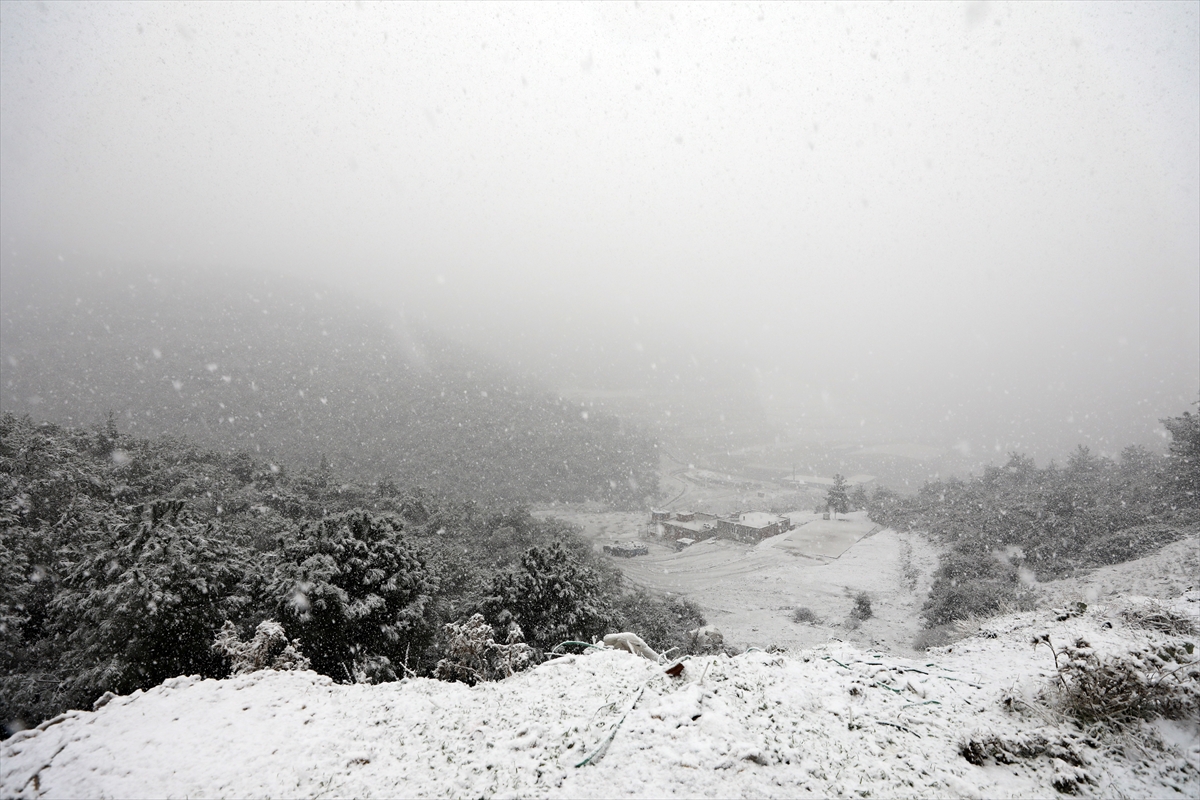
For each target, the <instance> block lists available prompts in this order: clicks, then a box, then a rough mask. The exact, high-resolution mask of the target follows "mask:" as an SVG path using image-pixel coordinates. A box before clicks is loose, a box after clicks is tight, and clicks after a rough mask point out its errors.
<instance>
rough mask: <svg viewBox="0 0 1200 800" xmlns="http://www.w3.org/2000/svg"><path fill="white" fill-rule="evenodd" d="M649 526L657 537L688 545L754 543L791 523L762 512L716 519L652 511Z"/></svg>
mask: <svg viewBox="0 0 1200 800" xmlns="http://www.w3.org/2000/svg"><path fill="white" fill-rule="evenodd" d="M650 523H651V525H652V526H653V529H654V532H655V534H657V535H658V536H659V537H661V538H663V539H667V540H670V541H675V542H680V541H683V540H690V541H688V544H691V543H692V542H698V541H702V540H704V539H711V538H713V537H714V536H716V537H719V538H722V539H732V540H734V541H738V542H750V543H757V542H761V541H762V540H763V539H767V538H770V537H771V536H777V535H778V534H781V533H786V532H788V531H790V530H791V529H792V521H791V520H790V519H788V518H787V517H780V516H777V515H775V514H768V513H767V512H765V511H747V512H745V513H742V514H738V515H736V516H733V517H717V516H715V515H713V514H700V513H695V512H691V511H680V512H678V513H674V514H672V513H670V512H665V511H653V512H651V515H650Z"/></svg>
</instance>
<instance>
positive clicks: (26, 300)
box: [0, 268, 658, 508]
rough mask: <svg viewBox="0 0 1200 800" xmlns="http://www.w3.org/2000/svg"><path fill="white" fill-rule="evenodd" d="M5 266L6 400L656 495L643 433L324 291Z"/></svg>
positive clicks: (359, 456) (177, 430)
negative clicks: (23, 270) (30, 270)
mask: <svg viewBox="0 0 1200 800" xmlns="http://www.w3.org/2000/svg"><path fill="white" fill-rule="evenodd" d="M5 280H6V285H5V293H4V297H3V306H2V311H3V315H2V316H3V319H2V325H0V334H2V335H0V353H2V355H3V359H2V361H0V375H2V376H3V381H2V382H0V400H2V403H0V405H2V406H3V408H4V409H5V410H6V411H10V412H16V413H21V412H22V411H24V412H28V413H30V414H31V415H33V416H35V417H37V418H40V419H46V420H50V421H53V422H57V423H59V424H65V425H76V426H79V425H82V426H88V425H95V424H98V423H100V422H101V421H103V420H104V419H105V417H106V415H107V414H109V413H110V412H112V413H115V414H116V415H117V420H118V424H119V425H120V427H121V429H122V430H125V431H128V432H130V433H133V434H137V435H144V436H153V435H158V434H181V435H186V436H187V437H188V438H189V439H190V440H191V441H193V442H195V443H197V444H198V445H201V446H204V447H207V448H211V449H214V450H218V451H220V452H224V453H227V454H232V453H237V452H242V451H244V452H247V453H251V454H253V455H254V456H255V457H256V458H259V459H262V460H265V461H272V460H273V461H276V462H278V463H281V464H282V463H286V464H289V465H303V466H307V467H316V466H318V465H319V464H321V463H327V464H331V465H333V467H335V468H336V470H337V471H338V473H339V474H341V475H345V476H347V477H349V478H354V479H355V480H360V481H367V482H373V481H379V480H386V479H390V480H393V481H395V482H396V484H397V485H400V486H422V487H425V488H427V489H429V490H431V491H434V492H436V493H438V494H439V495H445V496H451V497H457V498H460V499H468V498H469V499H471V500H474V501H477V502H482V503H489V502H497V503H501V504H504V503H514V502H524V503H528V502H543V501H560V502H578V501H587V500H595V501H601V502H604V503H607V504H612V505H615V506H619V507H629V508H635V507H644V506H646V505H648V504H650V503H651V502H653V500H654V499H655V498H656V497H657V493H658V449H657V446H656V443H655V441H654V440H653V438H652V437H651V436H650V435H649V434H648V433H647V432H646V431H645V430H643V429H641V428H638V427H636V426H633V425H630V424H628V423H626V422H623V421H621V420H618V419H617V418H615V417H612V416H609V415H605V414H603V413H599V412H597V411H595V410H593V409H589V408H586V407H583V406H580V405H577V404H572V403H568V402H566V401H563V400H561V399H560V398H557V397H554V396H552V395H551V394H550V393H549V392H548V391H547V390H546V389H545V388H544V387H541V386H539V385H537V384H536V383H535V382H534V381H532V380H531V379H528V378H525V377H522V376H518V375H514V374H512V373H510V372H507V371H505V370H504V369H502V368H499V367H497V366H496V365H495V364H493V363H490V362H489V361H488V360H486V359H484V358H482V357H480V356H478V355H477V354H473V353H471V352H469V351H467V350H465V349H463V348H461V347H458V346H456V345H454V344H453V343H451V342H449V341H447V340H445V339H443V338H440V337H438V336H436V335H434V334H432V333H430V332H428V331H423V330H421V329H419V328H418V327H415V326H413V325H410V324H407V323H404V322H402V321H399V320H395V321H393V322H392V323H391V324H389V323H388V321H387V320H386V319H385V318H384V317H383V316H382V312H380V311H379V310H378V309H374V308H369V307H362V306H360V305H357V304H355V303H354V302H353V301H351V300H349V299H347V298H346V297H344V296H341V295H339V294H337V293H333V292H330V291H328V290H325V289H322V288H320V287H315V286H309V285H304V284H301V283H297V282H294V281H291V282H287V283H284V282H281V281H279V280H276V279H272V278H269V277H267V276H265V275H262V274H251V275H241V274H235V273H228V274H223V275H222V274H213V273H200V272H187V271H182V270H180V271H172V272H160V273H148V272H147V271H145V270H141V271H139V270H134V269H122V270H90V271H89V270H67V269H66V268H64V270H63V272H62V273H61V274H54V273H52V272H50V271H48V270H43V271H39V272H38V273H37V274H29V275H23V274H21V273H20V272H19V271H14V270H9V271H8V272H6V276H5Z"/></svg>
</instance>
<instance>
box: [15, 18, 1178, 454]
mask: <svg viewBox="0 0 1200 800" xmlns="http://www.w3.org/2000/svg"><path fill="white" fill-rule="evenodd" d="M1198 19H1200V5H1198V4H1196V3H1161V4H1157V3H1149V2H1138V3H1132V4H1120V3H1096V4H1085V3H1063V4H1057V5H1050V4H1032V3H1028V4H1027V3H1015V4H999V3H991V4H982V3H979V4H966V5H959V4H933V3H920V4H892V5H886V6H885V5H882V4H862V5H849V4H847V5H819V4H808V3H806V4H786V5H781V4H735V5H717V4H710V3H705V4H693V5H672V4H657V3H651V4H641V5H637V4H633V5H629V4H617V3H612V4H603V5H582V4H564V5H551V4H528V5H501V4H478V5H473V4H449V5H439V4H425V3H422V4H377V3H350V4H333V3H324V4H311V5H306V4H296V3H285V4H233V5H229V4H218V3H197V4H188V3H169V4H152V3H133V4H112V3H103V4H102V3H74V4H67V3H59V4H41V3H23V2H5V3H3V4H0V37H2V38H0V57H2V73H0V136H2V139H0V176H2V181H0V228H2V230H0V234H2V245H3V263H4V264H7V265H12V264H16V263H18V262H20V261H21V260H22V259H32V258H35V257H38V254H46V253H51V254H55V255H57V254H62V255H63V257H64V259H66V260H72V259H75V260H84V261H87V260H98V261H107V262H132V263H139V264H147V265H164V264H171V263H176V262H183V263H187V264H192V265H201V266H203V265H212V266H220V267H233V268H237V269H269V270H274V271H277V272H279V273H281V274H283V275H293V276H299V277H305V278H317V279H319V280H322V281H324V282H327V283H331V284H335V285H339V286H341V287H343V288H345V289H347V290H349V291H353V292H355V293H358V294H360V295H362V296H364V297H366V298H368V299H370V300H372V301H373V302H376V303H379V304H381V305H383V306H385V307H387V308H388V309H390V310H392V311H393V312H394V313H396V314H397V315H398V316H400V317H403V318H407V319H412V320H420V321H423V322H425V323H427V324H431V325H433V326H435V327H438V328H441V329H443V330H445V331H448V332H450V333H451V334H453V335H454V336H457V337H458V338H460V339H462V340H464V341H466V342H469V343H471V344H473V345H474V346H477V347H480V348H482V349H485V350H487V351H489V352H491V353H492V354H494V355H496V356H498V357H500V358H502V359H504V360H505V361H507V362H508V363H510V364H514V365H519V366H520V367H521V368H522V369H526V370H528V371H531V372H534V373H537V374H540V375H542V376H543V377H544V378H545V379H546V380H547V381H548V382H549V383H551V384H552V385H554V386H555V387H557V388H559V389H563V390H568V389H575V390H584V391H596V390H611V391H618V390H629V389H637V388H647V387H649V388H650V389H652V390H653V391H655V392H660V393H669V392H671V391H675V392H677V393H678V394H679V396H680V397H684V398H685V399H686V397H687V392H689V391H695V389H689V387H695V386H697V385H699V384H698V383H697V373H698V372H707V373H708V374H709V375H717V376H719V379H720V380H722V381H730V382H737V383H739V384H742V385H743V388H744V389H745V390H746V391H747V392H748V393H750V394H751V396H753V397H754V398H755V399H756V402H757V403H758V405H759V407H760V409H761V410H763V411H765V412H766V414H767V416H768V417H769V418H770V419H771V420H772V421H773V422H774V423H776V424H778V425H781V426H784V427H786V428H788V429H790V430H792V431H793V432H798V433H801V434H802V435H805V434H808V435H814V436H819V435H820V430H821V427H822V426H823V425H829V426H837V427H838V429H839V430H845V429H846V428H847V426H849V427H850V428H851V429H853V428H855V427H859V426H861V430H862V431H864V433H863V435H864V436H867V435H869V436H872V437H875V438H876V439H883V438H900V437H907V438H913V439H920V440H922V441H927V442H931V443H934V444H938V445H940V446H950V445H954V444H955V443H959V444H960V446H961V447H962V448H963V449H964V450H967V449H970V450H972V451H974V452H984V453H989V454H991V453H995V455H996V457H1002V456H1003V453H1004V451H1006V450H1009V449H1013V448H1017V447H1020V448H1021V449H1024V450H1027V451H1031V452H1034V453H1037V454H1039V455H1041V456H1045V455H1056V454H1058V453H1060V452H1062V451H1063V450H1065V449H1067V448H1069V447H1071V446H1073V445H1074V444H1075V443H1077V442H1085V443H1088V444H1091V445H1093V446H1094V447H1097V448H1098V449H1099V450H1101V451H1104V452H1109V453H1115V452H1116V451H1117V450H1119V448H1120V447H1121V446H1123V445H1124V444H1127V443H1130V442H1133V441H1140V442H1149V441H1153V440H1154V439H1155V437H1156V435H1157V434H1156V433H1155V431H1156V430H1157V429H1158V427H1159V426H1158V423H1157V419H1158V418H1159V417H1163V416H1167V415H1177V414H1178V413H1180V412H1181V411H1183V410H1185V409H1187V408H1188V407H1189V406H1190V405H1191V404H1192V403H1194V402H1195V401H1196V398H1197V393H1198V391H1200V366H1198V364H1200V222H1198V220H1200V176H1198V173H1200V133H1198V127H1200V101H1198V98H1200V78H1198V73H1200V67H1198V64H1200V51H1198V42H1200V26H1198ZM56 260H57V259H54V260H53V261H56ZM53 261H52V262H49V263H53ZM709 385H711V382H710V384H709ZM672 387H675V388H672ZM696 400H697V402H700V401H701V400H702V398H696ZM996 451H999V452H996Z"/></svg>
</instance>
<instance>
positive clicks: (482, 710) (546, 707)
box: [0, 592, 1200, 798]
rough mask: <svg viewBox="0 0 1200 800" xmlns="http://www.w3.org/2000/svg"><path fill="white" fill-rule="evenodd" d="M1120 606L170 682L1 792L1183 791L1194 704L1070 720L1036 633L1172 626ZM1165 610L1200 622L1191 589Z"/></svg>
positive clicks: (6, 780)
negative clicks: (343, 681)
mask: <svg viewBox="0 0 1200 800" xmlns="http://www.w3.org/2000/svg"><path fill="white" fill-rule="evenodd" d="M1136 602H1138V601H1126V602H1125V603H1124V604H1123V605H1115V604H1114V605H1110V606H1093V607H1092V608H1090V609H1088V610H1087V611H1086V613H1083V614H1082V615H1078V616H1070V617H1067V615H1065V614H1057V613H1055V612H1053V611H1048V610H1046V611H1038V612H1030V613H1025V614H1018V615H1013V616H1007V617H1000V618H996V619H993V620H990V621H988V623H987V624H986V625H985V630H984V631H983V632H982V633H981V635H979V636H976V637H972V638H970V639H966V640H963V641H961V642H959V643H957V644H955V645H954V646H953V647H951V648H947V649H943V650H932V651H930V652H929V654H928V655H927V656H925V657H922V658H920V659H906V658H901V657H897V656H891V655H880V654H878V653H874V652H869V651H863V650H860V649H858V648H856V647H854V646H852V645H849V644H842V643H837V642H833V643H831V644H829V645H827V646H824V647H821V648H818V649H814V650H805V651H794V652H790V653H787V654H776V653H766V652H761V651H755V650H752V651H750V652H747V653H745V654H743V655H739V656H736V657H732V658H730V657H727V656H709V657H695V658H691V659H690V660H688V661H686V662H684V663H685V668H684V670H683V672H682V674H681V675H679V676H678V677H671V676H669V675H667V674H666V673H665V671H664V669H663V667H662V666H659V665H657V664H654V663H651V662H650V661H647V660H644V659H641V658H638V657H636V656H633V655H630V654H628V653H624V652H617V651H593V652H591V653H590V654H588V655H583V656H567V657H563V658H558V659H555V660H552V661H548V662H546V663H544V664H542V665H540V666H539V667H537V668H535V669H533V670H532V671H529V672H527V673H523V674H519V675H517V676H515V677H513V678H510V679H508V680H506V681H502V682H498V683H488V684H481V685H478V686H475V687H467V686H465V685H463V684H453V683H443V682H438V681H434V680H427V679H414V680H406V681H402V682H399V683H391V684H384V685H379V686H369V685H349V686H347V685H338V684H334V683H332V682H330V681H329V679H328V678H325V677H322V676H319V675H317V674H315V673H311V672H257V673H253V674H250V675H245V676H241V677H235V678H230V679H228V680H221V681H214V680H198V679H194V678H177V679H174V680H171V681H168V682H166V683H165V684H163V685H161V686H159V687H156V688H155V689H152V690H150V691H148V692H145V693H137V694H134V695H132V696H129V697H117V698H112V699H110V700H109V701H108V702H107V703H106V704H104V705H103V706H102V707H100V708H99V709H98V710H97V711H95V712H70V713H68V714H65V715H63V716H61V717H58V718H56V719H53V720H50V721H48V722H46V723H44V724H43V725H41V726H39V728H37V729H36V730H31V731H26V732H22V733H19V734H17V735H15V736H13V737H12V738H11V739H10V740H9V741H7V742H5V743H4V744H3V749H2V751H0V755H2V756H3V758H2V766H0V795H3V796H5V797H11V796H16V797H127V798H129V797H184V796H190V797H267V796H286V797H318V796H319V797H380V796H382V797H395V796H402V797H427V796H448V797H468V796H521V797H530V796H537V797H615V796H631V797H665V796H681V797H686V796H711V797H758V796H771V797H779V796H809V795H813V796H822V797H832V796H837V797H842V796H844V797H914V796H916V797H939V796H940V797H1046V796H1053V795H1054V794H1055V793H1056V792H1059V791H1068V792H1076V793H1080V794H1085V795H1091V794H1095V795H1104V796H1129V797H1164V796H1178V797H1196V796H1197V794H1198V793H1200V723H1197V722H1196V721H1195V720H1191V721H1188V722H1168V721H1164V720H1159V721H1157V722H1155V723H1153V724H1144V725H1143V726H1142V727H1141V728H1139V729H1137V730H1135V731H1133V732H1131V733H1124V734H1121V735H1119V736H1118V735H1115V734H1103V733H1101V732H1100V731H1098V730H1090V729H1089V730H1084V729H1082V728H1080V727H1079V726H1077V725H1076V724H1074V723H1073V722H1072V721H1070V720H1069V719H1068V718H1067V717H1066V716H1065V715H1063V714H1062V713H1061V712H1060V711H1059V710H1058V709H1057V708H1056V707H1055V704H1054V695H1053V690H1052V689H1051V688H1050V687H1051V678H1052V677H1053V676H1054V675H1055V668H1054V663H1053V660H1052V657H1051V653H1050V651H1049V650H1048V649H1047V648H1046V647H1045V646H1044V645H1042V646H1039V647H1034V646H1033V645H1032V644H1031V642H1032V640H1033V638H1034V637H1035V636H1037V635H1039V634H1043V633H1045V634H1048V635H1049V636H1050V639H1051V641H1052V642H1053V643H1055V644H1056V645H1061V644H1065V643H1068V642H1074V641H1076V640H1078V639H1080V638H1083V639H1086V640H1087V641H1088V642H1089V643H1090V644H1091V646H1092V647H1093V648H1094V649H1095V651H1096V652H1098V653H1101V654H1105V653H1112V654H1119V653H1125V652H1128V651H1130V650H1134V649H1137V648H1139V647H1142V646H1144V645H1161V644H1163V643H1164V642H1169V641H1174V642H1176V643H1179V642H1181V641H1182V640H1180V639H1179V638H1178V637H1174V638H1172V637H1171V636H1169V635H1168V634H1164V633H1159V632H1155V631H1148V630H1145V629H1143V628H1139V627H1135V626H1132V625H1131V624H1130V623H1129V621H1128V619H1127V617H1126V616H1124V615H1123V614H1122V613H1121V612H1122V611H1123V610H1127V608H1128V603H1135V604H1136ZM1141 602H1150V601H1141ZM1175 608H1176V609H1177V610H1181V611H1184V612H1185V613H1187V614H1189V615H1190V616H1191V617H1192V618H1193V619H1195V618H1196V616H1197V610H1198V609H1200V593H1197V592H1190V593H1188V594H1187V595H1185V596H1184V597H1183V598H1181V599H1180V600H1179V601H1177V602H1176V603H1175ZM1059 617H1065V618H1063V619H1059ZM1185 638H1187V637H1185ZM1194 638H1195V637H1191V639H1194ZM614 734H615V735H614ZM606 743H607V747H606ZM964 754H966V755H964ZM968 755H969V756H970V758H968V757H967V756H968ZM585 761H588V763H587V764H586V765H584V766H579V765H580V764H581V763H583V762H585ZM973 762H974V763H973Z"/></svg>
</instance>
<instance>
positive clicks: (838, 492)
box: [825, 474, 850, 514]
mask: <svg viewBox="0 0 1200 800" xmlns="http://www.w3.org/2000/svg"><path fill="white" fill-rule="evenodd" d="M825 504H826V505H827V506H829V508H830V510H832V511H833V512H834V513H835V514H845V513H847V512H849V511H850V495H849V493H848V492H847V490H846V479H845V478H843V477H842V476H841V475H840V474H838V475H834V476H833V486H831V487H829V494H827V495H826V496H825Z"/></svg>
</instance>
